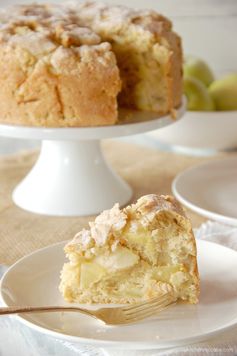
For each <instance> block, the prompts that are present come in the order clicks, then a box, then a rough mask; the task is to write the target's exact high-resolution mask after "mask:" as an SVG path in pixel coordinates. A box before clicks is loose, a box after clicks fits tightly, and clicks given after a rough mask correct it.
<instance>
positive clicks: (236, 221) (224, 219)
mask: <svg viewBox="0 0 237 356" xmlns="http://www.w3.org/2000/svg"><path fill="white" fill-rule="evenodd" d="M228 160H229V161H232V160H233V161H237V156H234V157H225V158H219V159H215V160H213V161H208V162H204V163H201V164H197V165H195V166H193V167H190V168H187V169H185V170H184V171H182V172H180V173H179V174H178V175H177V176H176V177H175V178H174V179H173V181H172V184H171V190H172V193H173V194H174V196H175V197H176V199H177V200H179V202H180V203H181V204H183V205H184V206H185V207H187V208H188V209H190V210H192V211H194V212H196V213H198V214H200V215H202V216H204V217H206V218H209V219H212V220H215V221H217V222H220V223H225V224H227V225H231V226H237V218H233V217H229V216H226V215H222V214H219V213H215V212H212V211H210V210H207V209H204V208H201V207H199V206H197V205H195V204H194V203H191V202H190V201H189V200H187V199H186V198H184V197H183V196H182V194H180V193H179V191H178V189H177V185H178V184H179V182H180V180H181V179H182V178H183V177H184V176H185V175H186V174H189V173H190V172H195V171H196V170H198V169H199V168H204V169H205V168H207V167H210V166H212V165H213V166H216V165H218V164H219V163H222V162H223V161H228ZM236 187H237V183H236Z"/></svg>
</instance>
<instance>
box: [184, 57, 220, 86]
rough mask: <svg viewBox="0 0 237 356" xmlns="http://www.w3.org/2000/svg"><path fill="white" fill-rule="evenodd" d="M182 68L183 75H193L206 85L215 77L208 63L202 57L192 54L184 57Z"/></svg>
mask: <svg viewBox="0 0 237 356" xmlns="http://www.w3.org/2000/svg"><path fill="white" fill-rule="evenodd" d="M183 70H184V77H186V76H189V77H195V78H197V79H198V80H200V81H201V82H203V84H205V86H207V87H208V86H209V85H210V84H211V83H212V82H213V80H214V79H215V78H214V75H213V73H212V71H211V69H210V67H209V66H208V64H207V63H206V62H204V61H203V60H202V59H199V58H196V57H193V56H187V57H185V60H184V66H183Z"/></svg>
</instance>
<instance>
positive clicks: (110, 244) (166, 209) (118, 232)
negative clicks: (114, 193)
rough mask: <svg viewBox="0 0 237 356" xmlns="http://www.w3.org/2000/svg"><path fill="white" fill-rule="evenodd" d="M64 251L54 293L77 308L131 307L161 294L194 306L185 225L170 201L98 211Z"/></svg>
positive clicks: (192, 254)
mask: <svg viewBox="0 0 237 356" xmlns="http://www.w3.org/2000/svg"><path fill="white" fill-rule="evenodd" d="M89 225H90V228H89V229H87V230H86V229H83V230H82V231H80V232H79V233H78V234H77V235H76V236H75V237H74V239H73V240H72V241H71V242H69V243H68V244H67V245H66V246H65V253H66V255H67V257H68V259H69V262H67V263H66V264H65V265H64V266H63V269H62V272H61V283H60V287H59V288H60V291H61V292H62V294H63V297H64V298H65V300H66V301H69V302H78V303H135V302H140V301H142V300H146V299H150V298H154V297H156V296H158V295H160V294H162V293H164V292H166V291H170V292H171V293H174V294H175V295H176V296H177V298H180V299H182V300H185V301H187V302H189V303H197V301H198V295H199V276H198V270H197V260H196V258H197V256H196V244H195V239H194V235H193V232H192V227H191V223H190V221H189V220H188V219H187V217H186V216H185V214H184V211H183V209H182V207H181V206H180V204H179V203H178V202H177V201H176V200H175V199H174V198H172V197H170V196H157V195H153V194H152V195H147V196H143V197H141V198H140V199H139V200H138V201H137V203H136V204H132V205H130V206H127V207H126V208H124V209H120V208H119V206H118V204H115V205H114V207H113V208H112V209H111V210H107V211H104V212H102V213H101V214H100V215H99V216H98V217H97V218H96V219H95V221H94V222H91V223H90V224H89Z"/></svg>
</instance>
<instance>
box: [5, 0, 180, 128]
mask: <svg viewBox="0 0 237 356" xmlns="http://www.w3.org/2000/svg"><path fill="white" fill-rule="evenodd" d="M6 79H7V80H6ZM181 96H182V48H181V41H180V38H179V36H178V35H176V34H175V33H174V32H173V31H172V25H171V22H170V21H169V20H168V19H167V18H165V17H164V16H162V15H159V14H157V13H156V12H154V11H144V10H132V9H129V8H126V7H122V6H108V5H105V4H103V3H97V2H91V1H89V2H86V3H83V4H81V3H79V2H77V1H74V2H70V3H68V4H67V5H58V4H57V5H56V4H55V5H50V4H44V5H37V4H34V5H22V6H14V7H11V8H9V9H7V10H1V11H0V100H1V109H0V121H1V122H5V123H14V124H20V125H29V126H50V127H57V126H59V127H60V126H61V127H64V126H69V127H70V126H72V127H73V126H100V125H113V124H115V123H116V121H117V118H118V110H117V107H118V104H119V105H120V106H125V107H128V108H133V109H134V108H135V109H139V110H148V111H155V112H157V113H158V114H159V115H161V114H166V113H168V112H171V113H173V112H174V109H175V108H177V107H178V106H179V105H180V104H181Z"/></svg>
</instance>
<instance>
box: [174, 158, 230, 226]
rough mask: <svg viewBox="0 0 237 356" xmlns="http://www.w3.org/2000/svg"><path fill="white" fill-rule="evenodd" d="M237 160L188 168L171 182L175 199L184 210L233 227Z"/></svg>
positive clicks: (222, 160)
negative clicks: (185, 208) (183, 206)
mask: <svg viewBox="0 0 237 356" xmlns="http://www.w3.org/2000/svg"><path fill="white" fill-rule="evenodd" d="M236 177H237V157H230V158H224V159H221V160H217V161H212V162H208V163H204V164H201V165H198V166H195V167H193V168H189V169H187V170H185V171H184V172H182V173H181V174H179V175H178V176H177V177H176V178H175V179H174V181H173V184H172V190H173V193H174V195H175V197H176V198H177V199H178V200H179V201H180V202H181V203H182V204H183V205H185V206H186V207H187V208H189V209H191V210H193V211H195V212H196V213H198V214H200V215H203V216H205V217H207V218H209V219H213V220H216V221H219V222H222V223H224V224H228V225H233V226H237V209H236V201H237V179H236Z"/></svg>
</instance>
